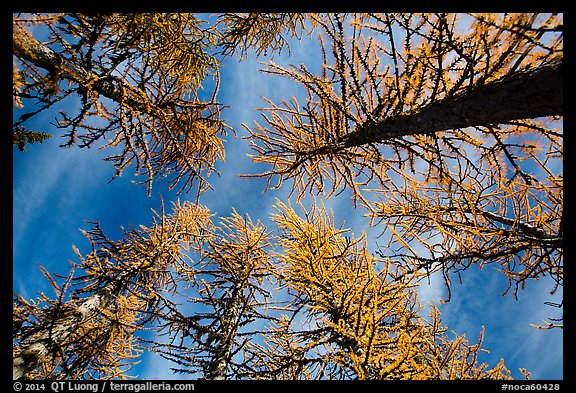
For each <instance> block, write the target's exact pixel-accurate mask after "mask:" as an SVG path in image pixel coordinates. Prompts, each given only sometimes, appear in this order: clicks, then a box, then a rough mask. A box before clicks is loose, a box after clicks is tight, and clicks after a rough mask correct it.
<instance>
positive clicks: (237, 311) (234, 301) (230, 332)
mask: <svg viewBox="0 0 576 393" xmlns="http://www.w3.org/2000/svg"><path fill="white" fill-rule="evenodd" d="M243 293H244V285H242V282H240V283H238V284H236V285H235V288H234V291H233V293H232V297H231V299H230V303H229V307H227V309H226V311H225V312H224V323H223V326H222V328H223V330H224V331H223V332H222V333H221V337H222V339H221V341H220V343H219V344H218V346H217V347H216V349H215V351H214V356H213V358H212V362H211V364H210V366H209V369H208V372H207V375H206V377H207V379H212V380H225V379H226V375H227V371H228V362H229V361H230V356H231V353H232V346H233V345H234V342H235V338H236V333H237V332H238V322H239V320H240V318H241V316H242V308H243V306H244V304H245V299H244V295H243Z"/></svg>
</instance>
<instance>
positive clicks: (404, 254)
mask: <svg viewBox="0 0 576 393" xmlns="http://www.w3.org/2000/svg"><path fill="white" fill-rule="evenodd" d="M310 18H312V19H313V20H314V25H315V26H317V29H318V30H320V32H321V33H320V34H318V40H319V47H320V50H321V53H322V57H323V65H322V68H321V71H320V72H318V73H314V72H312V71H310V70H309V68H308V67H307V66H306V65H305V64H301V65H291V66H289V67H284V66H279V65H277V64H275V63H274V62H272V61H270V62H269V63H268V64H267V67H266V68H265V69H264V70H263V72H265V73H268V74H272V75H277V76H281V77H285V78H289V79H290V80H292V81H294V82H295V83H296V84H298V85H299V86H300V87H302V88H303V89H304V91H305V92H306V95H307V96H306V101H305V102H303V103H301V102H298V100H297V99H296V98H295V97H294V98H293V99H292V100H289V101H283V102H281V103H274V102H271V101H270V100H268V104H269V105H268V107H266V108H263V109H261V110H262V121H261V122H255V124H254V125H253V126H252V128H250V127H249V126H245V127H246V129H247V130H248V131H249V133H250V141H251V143H252V145H253V148H254V151H255V153H254V154H253V156H252V157H253V161H255V162H258V163H265V164H268V165H269V166H270V168H271V169H270V170H268V171H266V172H263V173H259V174H250V175H247V176H259V177H266V178H268V186H269V187H280V186H281V185H282V184H283V182H285V181H286V180H291V181H292V183H291V185H289V186H288V187H292V192H293V193H294V192H295V193H296V194H297V196H298V198H302V197H304V196H305V195H306V194H307V193H310V192H311V193H322V194H324V195H327V197H330V196H332V195H334V194H336V193H340V192H342V191H344V190H346V189H347V190H350V191H351V193H352V197H353V201H354V204H355V205H356V204H357V202H358V201H360V202H361V203H362V205H363V206H364V207H365V208H366V209H367V215H368V216H370V217H372V218H373V220H372V223H373V224H377V225H378V226H379V227H380V228H382V229H383V231H388V232H389V233H390V236H391V238H392V240H393V243H394V245H395V247H394V245H393V244H390V245H389V247H387V248H386V250H383V251H382V252H383V253H388V254H387V255H388V256H391V257H392V256H397V257H398V258H395V259H399V261H400V262H401V263H402V264H403V265H404V266H406V267H407V269H408V270H410V271H411V270H423V271H426V272H428V273H432V272H436V271H441V272H442V273H443V274H444V276H445V277H446V282H447V283H449V282H450V279H449V274H450V273H454V272H456V271H462V270H465V269H466V268H467V267H468V266H470V264H472V263H474V264H477V265H479V266H485V265H487V264H490V263H495V264H497V265H499V269H501V270H502V271H503V273H504V274H506V276H507V277H508V279H509V280H510V284H511V285H513V286H514V288H515V290H516V288H518V287H521V286H522V285H523V283H525V282H526V280H528V279H537V278H541V277H545V276H546V277H551V278H552V280H553V281H554V283H555V284H554V285H555V286H554V288H552V291H553V292H554V291H556V289H557V288H558V287H559V286H561V285H562V277H563V268H562V266H563V265H562V240H563V229H562V228H563V225H562V212H563V200H562V191H563V174H562V157H563V154H562V153H563V144H562V143H563V134H562V123H561V118H562V114H563V66H562V64H563V63H562V58H563V20H562V15H559V14H555V13H553V14H514V13H512V14H471V15H464V14H350V15H342V14H329V15H310ZM274 179H277V184H275V185H274V184H272V183H271V181H272V180H274ZM395 250H397V251H395ZM514 293H515V291H514ZM548 326H550V327H552V326H561V325H559V324H557V323H550V324H549V325H548Z"/></svg>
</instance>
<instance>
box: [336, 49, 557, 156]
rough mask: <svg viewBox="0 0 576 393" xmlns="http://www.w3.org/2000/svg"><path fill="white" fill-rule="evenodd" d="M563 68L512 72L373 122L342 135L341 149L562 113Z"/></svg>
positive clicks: (554, 66) (550, 66)
mask: <svg viewBox="0 0 576 393" xmlns="http://www.w3.org/2000/svg"><path fill="white" fill-rule="evenodd" d="M562 64H563V63H562V60H560V61H557V62H555V63H551V64H549V65H545V66H541V67H538V68H535V69H530V70H528V71H520V72H516V73H513V74H510V75H507V76H504V77H503V78H501V79H498V80H495V81H492V82H489V83H487V84H485V85H480V86H475V87H473V88H471V89H470V90H468V91H465V92H463V93H460V94H458V95H455V96H452V97H448V98H444V99H442V100H440V101H437V102H434V103H432V104H429V105H427V106H425V107H423V108H421V109H420V110H419V111H417V112H414V113H408V114H400V115H398V116H394V117H389V118H386V119H384V120H382V121H381V122H379V123H376V124H364V125H362V126H359V127H358V128H357V129H356V130H355V131H354V132H352V133H350V134H349V135H348V136H347V137H346V139H345V141H344V147H354V146H361V145H365V144H367V143H378V142H384V141H386V140H389V139H392V138H398V137H403V136H409V135H415V134H432V133H435V132H438V131H444V130H450V129H457V128H465V127H472V126H487V125H492V124H501V123H506V122H509V121H512V120H519V119H529V118H530V119H532V118H537V117H543V116H553V115H562V114H563V65H562Z"/></svg>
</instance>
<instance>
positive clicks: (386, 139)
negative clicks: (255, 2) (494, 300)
mask: <svg viewBox="0 0 576 393" xmlns="http://www.w3.org/2000/svg"><path fill="white" fill-rule="evenodd" d="M213 21H214V23H213V24H210V23H208V22H206V21H204V20H202V19H201V18H198V17H197V16H196V15H193V14H97V15H84V14H33V15H31V14H17V15H14V18H13V26H14V27H13V31H14V36H13V53H14V56H15V62H14V67H13V69H14V71H13V97H14V105H15V106H16V107H19V108H20V109H19V112H17V113H18V116H17V117H16V119H15V120H14V126H13V140H14V144H15V145H16V146H17V147H18V148H19V149H20V150H24V149H25V147H26V145H27V144H28V143H34V142H40V141H42V140H44V139H46V138H47V137H48V136H49V135H48V134H47V133H46V132H44V131H42V130H40V131H38V130H29V129H28V128H27V127H26V124H27V123H26V122H27V121H29V120H30V119H32V118H33V117H35V116H37V115H38V114H40V113H42V112H44V111H49V110H54V108H57V107H58V105H60V104H62V103H63V102H65V100H67V99H69V98H72V97H77V99H79V101H77V102H79V103H80V105H79V106H78V108H77V109H78V110H77V111H76V112H75V113H73V114H69V113H65V112H63V111H61V112H60V116H59V117H58V118H57V120H56V127H58V128H61V129H64V130H66V131H65V137H66V142H65V143H64V145H65V146H73V145H79V146H80V147H90V146H98V147H101V148H111V150H114V151H115V152H116V153H115V154H113V155H111V156H109V157H108V160H109V161H112V162H113V163H114V165H115V167H116V176H119V175H121V174H122V172H123V171H124V170H125V169H126V168H128V167H129V166H130V165H134V166H135V170H136V174H137V175H143V176H144V177H145V180H144V181H143V183H145V184H147V186H148V192H149V193H150V190H151V186H152V181H153V180H154V179H158V178H168V184H169V185H170V187H171V188H177V191H179V192H183V193H185V194H186V193H188V192H189V191H191V190H192V189H193V187H194V185H195V184H197V185H198V189H197V190H196V191H197V194H196V197H197V201H196V202H198V198H199V197H200V193H201V192H202V191H204V190H206V189H207V188H209V187H210V186H209V184H208V182H207V179H206V177H207V176H209V175H210V174H211V173H215V172H216V169H215V164H216V162H217V161H219V160H224V144H223V139H222V137H223V136H224V135H226V131H227V130H229V127H228V126H227V125H226V124H225V123H224V121H222V120H221V118H220V115H221V110H222V108H223V105H222V104H220V103H219V102H218V101H217V93H218V85H219V79H218V67H219V60H218V59H219V56H230V55H236V56H238V57H239V58H240V59H242V58H244V57H245V56H247V55H249V54H250V53H251V51H253V53H255V54H256V55H257V56H258V55H261V54H266V53H281V52H282V51H283V50H285V49H288V50H289V49H290V48H289V38H296V39H301V38H302V36H303V34H311V33H312V32H318V33H319V34H318V39H319V45H320V48H321V51H320V52H319V53H320V54H321V56H322V60H323V64H322V70H321V72H320V73H319V74H318V75H316V74H314V73H313V72H311V71H309V69H308V68H307V67H306V66H305V65H301V66H298V67H296V66H293V67H281V66H278V65H276V64H275V63H273V62H270V63H268V66H267V68H266V69H265V70H264V72H265V73H268V74H274V75H280V76H284V77H288V78H290V79H292V80H294V81H295V82H296V83H298V84H299V85H301V86H303V87H304V89H305V91H306V93H307V98H306V102H305V103H304V105H301V104H300V103H299V102H298V101H297V100H296V98H294V99H293V100H292V101H290V102H282V103H280V104H278V105H277V104H274V103H273V102H271V101H268V102H269V104H270V106H269V108H265V109H263V112H264V113H263V124H258V123H257V124H256V125H255V126H254V127H253V128H254V129H250V128H249V127H246V129H247V130H248V132H249V139H250V141H251V143H252V145H253V147H254V149H255V154H254V155H253V160H254V161H255V162H258V163H265V164H269V165H270V166H271V167H272V168H271V169H270V170H269V171H267V172H265V173H262V174H256V175H250V176H262V177H267V178H268V179H269V180H270V181H271V180H272V179H273V178H274V177H277V178H278V179H279V181H278V185H277V187H279V186H281V185H282V184H283V182H285V181H286V180H291V181H292V184H290V185H289V186H291V187H292V191H293V192H296V193H297V196H298V199H299V200H300V199H302V198H304V197H305V196H306V195H307V194H308V193H324V192H325V191H328V193H327V195H328V196H332V195H334V194H336V193H338V192H341V191H342V190H345V189H348V190H350V191H351V192H352V195H353V198H354V203H355V204H356V203H357V202H358V201H360V202H361V204H362V205H363V208H365V209H366V214H367V215H368V216H369V217H370V218H371V219H372V223H373V224H374V225H377V226H378V227H380V228H382V230H383V231H388V232H389V234H390V236H389V239H390V241H389V243H388V244H387V245H385V246H384V247H383V248H382V249H380V250H379V251H378V252H376V253H374V252H371V251H369V249H368V245H367V241H366V238H365V236H364V235H362V236H360V237H359V238H355V237H354V236H353V235H352V234H349V233H348V232H347V231H346V230H345V229H344V228H343V227H338V228H337V227H335V225H334V222H333V219H331V218H329V217H328V216H327V213H326V211H325V210H324V208H323V207H320V206H316V207H313V208H312V209H311V210H308V211H305V214H304V218H301V217H299V216H298V214H297V213H296V212H295V211H294V210H293V209H292V208H291V207H290V206H289V205H285V204H283V203H281V202H278V203H277V213H276V214H275V215H273V216H272V221H273V222H275V223H276V225H277V226H278V228H277V230H278V231H277V234H276V235H275V236H272V235H271V233H269V232H268V230H267V229H266V228H265V227H264V225H263V224H262V223H260V222H256V223H254V222H253V221H252V220H251V219H250V217H249V216H247V215H246V216H242V215H240V214H238V213H237V212H235V211H233V212H232V215H231V216H230V217H225V218H221V220H220V222H219V224H217V225H216V224H214V223H213V222H212V219H211V214H210V212H209V211H208V209H207V208H205V207H202V206H201V205H198V204H193V203H190V202H184V203H182V204H181V203H180V202H178V203H175V204H174V209H173V212H172V213H171V214H165V213H164V211H162V212H161V213H159V214H156V215H155V218H154V220H153V223H152V225H151V226H149V227H145V226H141V227H140V228H139V229H135V228H131V229H130V230H127V231H124V237H123V238H122V239H120V240H118V241H114V240H111V239H109V238H107V237H106V236H105V235H104V233H103V232H102V230H101V229H100V227H99V226H98V225H95V226H94V228H93V229H92V230H91V231H87V232H86V233H85V234H86V236H87V237H88V239H89V240H90V242H91V251H90V252H89V253H88V254H87V255H83V254H82V253H81V252H80V251H77V255H78V258H79V262H75V263H73V269H72V271H71V273H70V275H68V276H66V277H61V278H60V279H63V282H62V283H58V282H57V281H58V277H54V276H53V275H51V274H49V273H48V272H45V274H46V276H47V277H48V279H49V280H50V282H51V283H52V286H53V288H54V290H55V297H54V298H50V297H49V296H47V295H45V294H39V297H38V299H36V300H27V299H24V298H23V297H22V296H20V295H18V294H15V295H14V318H13V324H14V327H13V337H14V350H13V354H14V364H13V377H14V379H27V378H30V379H34V378H52V379H62V378H78V379H81V378H100V379H103V378H125V377H128V375H129V371H130V365H131V363H134V362H136V361H137V358H138V356H139V355H140V354H141V353H142V351H153V352H156V353H158V354H159V355H161V356H163V357H164V358H166V359H168V360H170V361H171V362H172V363H173V364H174V367H173V368H172V370H173V371H175V372H180V373H190V374H194V375H199V376H200V377H202V378H206V379H241V378H250V379H310V378H325V379H505V378H510V372H509V371H508V369H507V368H506V367H505V366H504V363H503V361H501V362H500V363H499V364H497V365H495V366H493V367H490V366H488V365H486V364H483V363H479V360H478V354H479V353H480V352H481V351H482V350H483V349H482V348H481V344H482V333H481V334H480V339H479V341H478V342H477V343H476V344H470V343H468V341H467V340H466V339H465V337H463V336H457V335H456V336H454V337H450V334H449V333H448V329H447V328H446V327H445V326H443V325H442V323H441V320H440V314H439V310H438V309H437V308H435V307H433V306H430V310H429V312H428V314H427V315H425V313H424V310H423V309H422V306H421V305H420V303H419V302H418V297H417V289H418V282H419V280H421V279H423V278H425V277H426V276H428V275H429V274H431V273H433V272H437V271H438V272H442V273H443V274H444V277H445V278H446V283H447V284H448V285H449V283H450V278H449V275H450V274H451V273H453V272H455V271H462V270H464V269H466V267H468V266H470V265H471V264H478V265H479V266H484V265H487V264H492V263H496V264H498V266H499V269H501V270H502V271H503V273H504V274H505V275H506V276H507V277H508V279H509V282H510V287H513V288H514V291H513V292H516V290H517V288H521V287H522V285H523V284H524V282H526V280H528V279H532V278H540V277H545V276H546V277H552V278H553V280H554V282H555V284H556V286H555V288H554V290H556V289H557V288H559V287H560V286H562V284H563V282H562V277H563V265H562V239H563V238H562V233H563V232H562V209H563V202H562V169H561V163H562V131H561V123H560V122H559V119H560V117H561V116H562V105H563V103H562V32H563V26H562V16H561V15H557V14H546V15H537V14H505V15H501V14H474V15H460V14H458V15H455V14H417V15H415V14H350V15H342V14H222V15H219V16H216V17H215V18H214V20H213ZM43 34H44V36H42V35H43ZM42 37H44V38H42ZM209 76H213V78H214V87H213V89H212V90H211V93H210V94H205V92H204V91H203V90H202V88H201V87H202V83H203V82H206V78H207V77H209ZM270 184H271V183H270V182H269V185H270ZM78 271H80V272H81V274H80V275H77V272H78ZM555 322H556V321H554V322H551V323H549V324H547V325H545V326H544V327H556V326H561V324H557V323H555ZM145 332H151V333H152V336H150V335H149V334H145Z"/></svg>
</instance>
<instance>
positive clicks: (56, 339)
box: [12, 280, 120, 380]
mask: <svg viewBox="0 0 576 393" xmlns="http://www.w3.org/2000/svg"><path fill="white" fill-rule="evenodd" d="M119 285H120V280H115V281H111V282H109V283H108V284H107V285H105V286H104V287H102V288H101V289H100V290H99V291H98V292H96V293H95V294H93V295H92V296H89V297H87V298H86V299H85V300H84V301H83V302H81V303H80V305H79V306H78V307H77V308H76V309H75V310H74V311H72V312H71V313H69V314H68V315H65V316H63V317H62V318H59V319H57V320H55V321H53V323H52V324H51V326H50V327H49V328H47V329H46V331H45V332H44V334H42V335H41V336H40V337H39V338H38V339H37V340H36V341H34V342H33V343H32V344H30V345H28V346H27V347H25V348H24V349H23V350H22V352H20V354H19V355H18V356H16V357H15V358H14V360H13V363H12V378H13V379H14V380H18V379H25V378H26V374H27V373H28V372H30V371H32V370H34V369H35V368H36V367H37V366H38V365H39V364H40V363H41V361H42V359H44V358H47V357H49V356H50V354H51V353H52V352H53V350H54V348H60V347H61V346H62V343H63V342H64V341H65V340H66V338H67V337H68V336H69V335H70V334H72V333H73V332H74V330H75V329H76V328H77V327H78V325H79V324H81V323H82V322H84V321H87V320H90V319H91V318H94V317H95V316H96V315H97V314H98V313H99V311H100V310H101V309H102V308H104V307H106V305H107V304H108V303H109V302H110V300H111V299H112V296H113V295H114V293H115V292H116V290H117V288H118V286H119Z"/></svg>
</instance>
